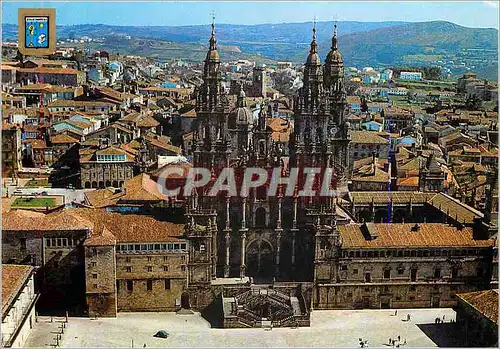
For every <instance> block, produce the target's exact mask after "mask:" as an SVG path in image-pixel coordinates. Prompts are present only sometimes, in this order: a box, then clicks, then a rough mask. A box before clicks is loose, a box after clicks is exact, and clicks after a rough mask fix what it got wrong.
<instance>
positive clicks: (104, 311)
mask: <svg viewBox="0 0 500 349" xmlns="http://www.w3.org/2000/svg"><path fill="white" fill-rule="evenodd" d="M115 280H116V263H115V246H96V247H91V246H89V247H85V281H86V287H85V288H86V293H87V307H88V312H89V316H116V313H117V304H116V289H115V284H116V283H115Z"/></svg>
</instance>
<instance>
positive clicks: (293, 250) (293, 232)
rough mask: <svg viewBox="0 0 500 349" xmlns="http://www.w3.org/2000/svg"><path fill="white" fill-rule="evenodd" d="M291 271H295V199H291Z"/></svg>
mask: <svg viewBox="0 0 500 349" xmlns="http://www.w3.org/2000/svg"><path fill="white" fill-rule="evenodd" d="M291 231H292V271H294V269H295V235H296V233H297V231H298V229H297V198H296V197H294V198H293V222H292V229H291Z"/></svg>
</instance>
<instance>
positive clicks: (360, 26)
mask: <svg viewBox="0 0 500 349" xmlns="http://www.w3.org/2000/svg"><path fill="white" fill-rule="evenodd" d="M404 23H405V22H339V23H338V24H339V26H342V32H343V33H344V34H350V33H355V32H360V31H367V30H373V29H377V28H384V27H389V26H394V25H400V24H404ZM2 29H3V39H4V40H6V39H15V38H17V26H16V25H13V24H3V25H2ZM311 29H312V22H306V23H282V24H258V25H237V24H217V25H216V33H217V40H218V41H219V42H221V43H225V42H228V43H231V44H233V43H239V42H242V43H244V42H258V43H267V42H269V43H288V44H297V43H307V42H309V41H310V38H311ZM316 30H317V34H318V36H319V37H321V36H322V37H329V36H331V35H332V32H333V22H318V23H317V25H316ZM117 34H122V35H130V36H136V37H141V38H157V39H161V40H166V41H175V42H191V43H193V42H196V43H198V42H206V41H207V40H208V38H209V35H210V25H193V26H175V27H169V26H127V27H124V26H114V25H104V24H79V25H61V26H57V36H58V39H59V38H68V37H70V38H72V37H82V36H85V35H86V36H91V37H95V36H107V35H117Z"/></svg>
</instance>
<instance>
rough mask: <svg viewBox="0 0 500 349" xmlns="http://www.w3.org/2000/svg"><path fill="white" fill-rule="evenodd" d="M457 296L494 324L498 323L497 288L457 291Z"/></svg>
mask: <svg viewBox="0 0 500 349" xmlns="http://www.w3.org/2000/svg"><path fill="white" fill-rule="evenodd" d="M457 297H458V298H459V299H461V300H463V301H464V302H465V303H467V304H468V305H470V306H471V307H473V308H474V309H476V310H477V311H478V312H479V313H481V314H483V315H484V316H485V317H486V318H488V319H490V320H491V321H493V322H494V323H495V324H497V323H498V290H486V291H476V292H468V293H459V294H457Z"/></svg>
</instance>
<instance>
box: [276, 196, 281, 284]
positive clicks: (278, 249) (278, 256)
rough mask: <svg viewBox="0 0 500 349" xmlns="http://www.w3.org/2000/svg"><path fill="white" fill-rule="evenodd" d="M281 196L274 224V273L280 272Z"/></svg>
mask: <svg viewBox="0 0 500 349" xmlns="http://www.w3.org/2000/svg"><path fill="white" fill-rule="evenodd" d="M282 232H283V229H281V196H279V197H278V222H277V226H276V266H275V267H276V272H275V275H276V276H279V274H280V253H281V233H282Z"/></svg>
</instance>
